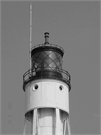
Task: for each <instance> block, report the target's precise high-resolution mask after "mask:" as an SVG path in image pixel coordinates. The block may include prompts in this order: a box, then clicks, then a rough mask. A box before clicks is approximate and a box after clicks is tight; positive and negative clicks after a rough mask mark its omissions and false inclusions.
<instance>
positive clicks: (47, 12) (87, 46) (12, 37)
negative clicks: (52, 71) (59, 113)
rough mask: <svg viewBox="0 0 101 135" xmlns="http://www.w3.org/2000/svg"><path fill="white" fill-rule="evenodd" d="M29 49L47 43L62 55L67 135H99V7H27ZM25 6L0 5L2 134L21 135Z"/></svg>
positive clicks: (26, 65) (93, 3) (74, 3)
mask: <svg viewBox="0 0 101 135" xmlns="http://www.w3.org/2000/svg"><path fill="white" fill-rule="evenodd" d="M32 6H33V11H32V12H33V20H32V25H33V26H32V46H34V45H37V44H42V43H44V32H49V33H50V37H49V42H50V43H51V44H57V45H59V46H61V47H62V48H63V49H64V50H65V54H64V57H63V69H64V70H67V71H68V72H69V73H70V75H71V91H70V126H71V134H72V135H74V134H96V135H97V134H100V133H101V132H100V118H101V117H100V2H98V1H56V2H55V1H50V2H49V1H42V2H41V1H32ZM29 11H30V1H22V2H21V1H9V2H7V1H3V2H1V64H0V65H1V133H2V134H22V133H23V128H24V113H25V93H24V91H23V90H22V85H23V74H24V73H25V72H26V71H27V70H28V69H29V65H30V60H29V58H30V56H29V41H30V38H29V28H30V25H29V19H30V18H29V13H30V12H29Z"/></svg>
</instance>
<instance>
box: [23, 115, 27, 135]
mask: <svg viewBox="0 0 101 135" xmlns="http://www.w3.org/2000/svg"><path fill="white" fill-rule="evenodd" d="M26 122H27V121H26V117H25V120H24V130H23V135H26Z"/></svg>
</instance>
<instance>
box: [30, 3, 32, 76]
mask: <svg viewBox="0 0 101 135" xmlns="http://www.w3.org/2000/svg"><path fill="white" fill-rule="evenodd" d="M31 48H32V4H30V75H31V68H32V62H31Z"/></svg>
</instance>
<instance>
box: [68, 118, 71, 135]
mask: <svg viewBox="0 0 101 135" xmlns="http://www.w3.org/2000/svg"><path fill="white" fill-rule="evenodd" d="M67 127H68V135H71V130H70V123H69V117H68V118H67Z"/></svg>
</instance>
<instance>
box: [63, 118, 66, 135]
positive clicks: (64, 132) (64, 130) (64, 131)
mask: <svg viewBox="0 0 101 135" xmlns="http://www.w3.org/2000/svg"><path fill="white" fill-rule="evenodd" d="M65 134H66V120H65V121H64V129H63V135H65Z"/></svg>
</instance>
